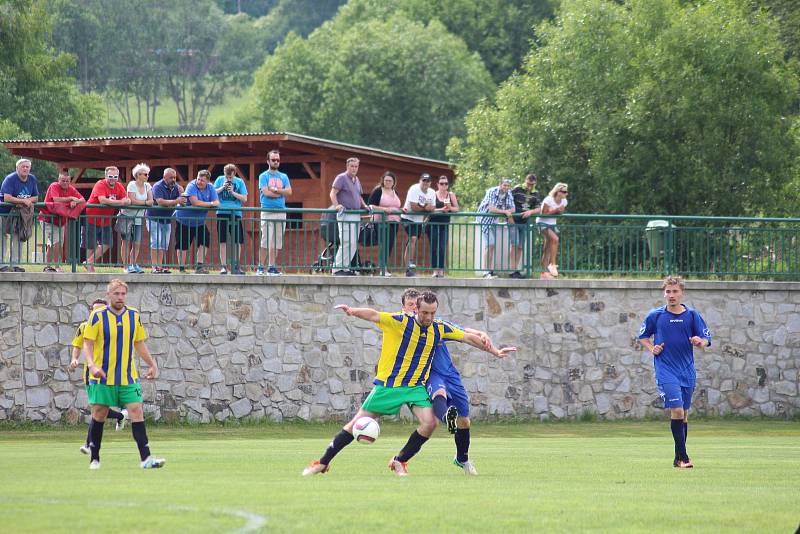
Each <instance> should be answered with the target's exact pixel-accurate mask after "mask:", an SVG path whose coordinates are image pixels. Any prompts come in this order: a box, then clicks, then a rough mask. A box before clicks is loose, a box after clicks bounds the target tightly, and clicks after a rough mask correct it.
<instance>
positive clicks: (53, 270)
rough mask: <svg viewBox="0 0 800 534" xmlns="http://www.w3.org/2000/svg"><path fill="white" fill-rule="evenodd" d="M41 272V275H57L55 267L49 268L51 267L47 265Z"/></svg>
mask: <svg viewBox="0 0 800 534" xmlns="http://www.w3.org/2000/svg"><path fill="white" fill-rule="evenodd" d="M42 272H43V273H57V272H58V271H56V269H55V267H51V266H49V265H48V266H47V267H45V268H44V269H42Z"/></svg>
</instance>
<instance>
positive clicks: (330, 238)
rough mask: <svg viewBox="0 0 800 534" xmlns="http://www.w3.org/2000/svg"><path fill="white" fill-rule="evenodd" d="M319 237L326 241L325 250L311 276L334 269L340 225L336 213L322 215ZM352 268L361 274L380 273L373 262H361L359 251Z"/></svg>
mask: <svg viewBox="0 0 800 534" xmlns="http://www.w3.org/2000/svg"><path fill="white" fill-rule="evenodd" d="M328 209H330V210H333V209H334V207H333V206H331V207H330V208H328ZM363 228H364V227H363V226H361V227H360V228H359V233H361V231H362V230H363ZM319 235H320V237H321V238H322V240H323V241H325V248H324V249H322V252H321V253H320V255H319V258H317V261H316V262H314V264H313V265H312V266H311V274H314V273H322V272H329V271H330V270H331V267H333V261H334V259H335V258H336V251H337V250H338V249H339V225H338V224H337V223H336V211H328V212H325V213H323V214H322V216H321V217H320V220H319ZM350 268H351V269H353V270H354V271H355V272H357V273H359V274H376V273H377V272H378V266H377V265H375V264H374V263H372V262H371V261H369V260H367V261H364V262H362V261H361V258H360V257H359V255H358V249H356V253H355V254H354V255H353V260H352V261H351V262H350Z"/></svg>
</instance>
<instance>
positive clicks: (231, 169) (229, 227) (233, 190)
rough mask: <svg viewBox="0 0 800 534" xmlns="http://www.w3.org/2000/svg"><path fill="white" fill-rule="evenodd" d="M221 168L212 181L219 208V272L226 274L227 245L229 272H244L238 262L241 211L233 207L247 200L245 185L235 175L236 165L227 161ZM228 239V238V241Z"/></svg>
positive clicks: (240, 243)
mask: <svg viewBox="0 0 800 534" xmlns="http://www.w3.org/2000/svg"><path fill="white" fill-rule="evenodd" d="M222 170H223V172H224V174H223V175H222V176H218V177H217V179H216V181H215V182H214V189H215V190H216V191H217V196H219V208H220V209H219V210H217V237H218V238H219V255H220V259H221V260H222V269H220V271H219V274H228V259H227V256H228V247H230V252H231V256H232V257H231V259H230V262H231V274H244V271H243V270H242V268H241V266H240V264H239V257H240V256H241V254H242V243H244V229H243V228H242V212H241V211H239V210H238V209H235V208H241V207H242V205H243V204H244V203H245V202H247V185H245V183H244V180H242V179H241V178H239V177H238V176H236V165H234V164H233V163H228V164H227V165H225V167H224V168H223V169H222ZM232 208H233V209H232ZM228 239H230V243H229V242H228Z"/></svg>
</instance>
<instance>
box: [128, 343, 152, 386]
mask: <svg viewBox="0 0 800 534" xmlns="http://www.w3.org/2000/svg"><path fill="white" fill-rule="evenodd" d="M133 347H134V348H135V349H136V354H138V355H139V356H140V357H141V358H142V359H143V360H144V361H145V363H146V364H147V366H148V367H149V369H147V372H146V373H145V374H144V377H145V378H147V379H148V380H152V379H153V378H155V377H157V376H158V364H156V359H155V358H153V356H152V355H151V354H150V349H148V348H147V345H145V343H144V341H136V342H134V344H133Z"/></svg>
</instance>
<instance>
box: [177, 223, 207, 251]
mask: <svg viewBox="0 0 800 534" xmlns="http://www.w3.org/2000/svg"><path fill="white" fill-rule="evenodd" d="M177 230H178V231H177V233H176V235H175V249H176V250H189V247H191V246H192V241H195V240H197V246H198V247H207V246H209V245H210V244H211V235H210V234H209V232H208V228H206V225H205V223H203V224H202V225H201V226H186V225H185V224H181V223H178V228H177Z"/></svg>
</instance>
